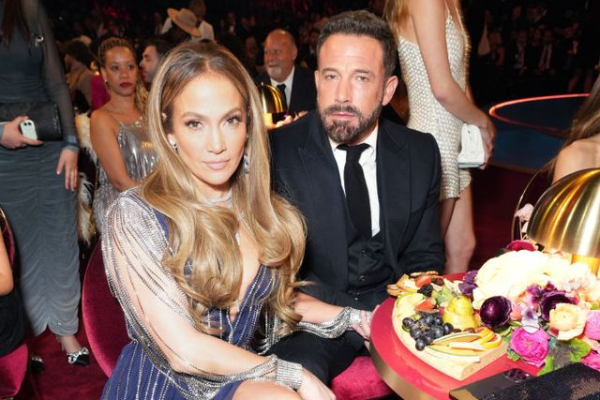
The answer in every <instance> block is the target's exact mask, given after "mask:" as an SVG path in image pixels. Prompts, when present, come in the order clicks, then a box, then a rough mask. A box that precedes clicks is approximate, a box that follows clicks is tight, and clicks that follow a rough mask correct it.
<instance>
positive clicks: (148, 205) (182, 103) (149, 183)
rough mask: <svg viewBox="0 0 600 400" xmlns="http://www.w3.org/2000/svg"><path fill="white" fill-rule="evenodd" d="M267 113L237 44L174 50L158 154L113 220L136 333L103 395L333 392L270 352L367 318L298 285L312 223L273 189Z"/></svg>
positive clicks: (316, 395)
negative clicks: (285, 341) (303, 335)
mask: <svg viewBox="0 0 600 400" xmlns="http://www.w3.org/2000/svg"><path fill="white" fill-rule="evenodd" d="M260 110H261V108H260V101H259V98H258V93H257V90H256V87H255V85H254V83H253V81H252V79H251V78H250V76H249V75H248V73H247V72H246V70H245V68H244V66H243V65H242V64H241V63H240V62H239V61H238V60H237V59H236V58H235V56H233V55H232V54H231V53H230V52H229V51H227V50H226V49H225V48H223V47H221V46H219V45H216V44H214V43H185V44H182V45H179V46H178V47H176V48H175V49H173V50H172V51H171V52H170V53H169V55H167V57H166V58H165V59H164V60H163V64H162V65H161V67H160V68H159V70H158V72H157V75H156V77H155V80H154V82H153V85H152V90H151V93H150V101H149V106H148V127H149V132H150V137H151V141H152V144H153V145H154V148H155V150H156V152H157V154H158V157H159V163H158V165H157V167H156V170H155V171H154V172H153V173H152V174H151V175H150V176H149V177H148V178H147V179H146V180H145V181H144V182H143V183H142V185H141V187H140V188H135V189H132V190H128V191H126V192H124V193H123V194H122V195H121V196H120V197H119V198H118V199H117V201H116V202H115V203H114V204H113V205H112V206H111V207H110V208H109V210H108V213H107V216H106V220H105V225H104V226H105V232H104V236H103V241H102V246H103V248H102V250H103V254H104V260H105V265H106V272H107V276H108V278H109V282H110V284H111V287H112V290H113V293H114V294H115V295H116V297H117V298H118V299H119V301H120V303H121V306H122V308H123V310H124V312H125V317H126V321H127V325H128V328H129V332H130V335H131V337H132V339H133V341H132V343H130V344H128V345H127V346H126V347H125V348H124V349H123V351H122V354H121V357H120V359H119V362H118V364H117V366H116V368H115V370H114V371H113V374H112V376H111V378H110V380H109V381H108V383H107V384H106V387H105V389H104V393H103V396H102V398H103V399H116V398H118V399H134V398H137V396H141V395H142V394H143V396H142V397H144V398H146V399H148V398H168V399H184V398H185V399H188V398H194V399H219V400H221V399H246V398H261V399H263V398H273V399H276V398H277V399H297V398H302V399H311V400H312V399H316V400H318V399H331V398H333V395H332V393H331V392H330V390H329V389H328V388H327V387H326V386H324V385H323V384H322V383H321V382H320V381H318V380H317V379H316V378H315V377H314V376H313V375H312V374H311V373H310V372H308V371H307V370H305V369H303V368H302V366H301V365H299V364H295V363H291V362H286V361H285V360H282V359H279V358H277V357H276V356H273V355H272V356H268V357H265V356H263V355H259V353H260V354H264V352H265V351H266V350H268V348H269V347H270V346H271V345H272V344H274V343H275V342H277V340H278V339H279V338H281V337H283V336H285V335H286V334H288V333H291V332H292V331H294V330H298V329H302V330H305V331H310V332H313V333H316V334H318V335H321V336H326V337H337V336H340V335H341V334H343V333H344V332H345V331H346V330H347V329H351V328H352V326H356V325H357V324H358V323H359V322H360V320H361V317H362V318H363V319H366V318H367V316H366V315H364V314H363V315H361V314H360V313H359V312H358V311H357V310H354V309H351V308H341V307H337V306H329V305H326V304H323V303H320V302H318V301H317V300H315V299H312V298H309V297H308V296H306V295H297V294H296V293H295V291H294V289H295V288H296V287H298V286H299V285H301V283H299V282H296V272H297V270H298V268H299V265H300V263H301V261H302V257H303V253H304V246H305V229H304V223H303V220H302V218H301V216H300V215H299V213H298V211H297V210H296V209H295V208H293V207H292V206H291V205H290V204H288V203H287V202H286V201H285V200H283V199H282V198H280V197H279V196H278V195H276V194H275V193H274V192H272V190H271V182H270V167H269V149H268V143H267V135H266V130H265V126H264V123H263V120H262V114H261V111H260ZM152 388H157V389H156V391H152V390H151V389H152ZM153 393H154V394H153Z"/></svg>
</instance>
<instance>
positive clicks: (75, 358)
mask: <svg viewBox="0 0 600 400" xmlns="http://www.w3.org/2000/svg"><path fill="white" fill-rule="evenodd" d="M56 340H57V341H58V343H59V344H60V348H61V349H62V351H65V346H64V345H63V344H62V342H61V341H60V336H58V335H56ZM65 352H66V351H65ZM67 362H68V363H69V364H71V365H79V366H82V367H87V366H88V365H90V351H89V350H88V348H87V347H82V348H80V349H79V350H78V351H74V352H72V353H67Z"/></svg>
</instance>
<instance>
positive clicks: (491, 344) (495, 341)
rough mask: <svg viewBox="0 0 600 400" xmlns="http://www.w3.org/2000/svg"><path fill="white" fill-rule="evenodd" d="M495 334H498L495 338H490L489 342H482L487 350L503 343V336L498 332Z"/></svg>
mask: <svg viewBox="0 0 600 400" xmlns="http://www.w3.org/2000/svg"><path fill="white" fill-rule="evenodd" d="M495 335H496V337H495V338H494V339H492V340H490V341H489V342H486V343H482V344H481V345H482V346H483V348H484V349H486V350H487V349H494V348H496V347H498V346H500V345H501V344H502V336H500V335H498V334H495Z"/></svg>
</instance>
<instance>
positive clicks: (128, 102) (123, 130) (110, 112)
mask: <svg viewBox="0 0 600 400" xmlns="http://www.w3.org/2000/svg"><path fill="white" fill-rule="evenodd" d="M134 54H135V53H134V50H133V48H132V47H131V44H130V43H129V42H128V41H127V40H125V39H120V38H110V39H106V40H104V41H103V42H102V43H101V44H100V47H99V48H98V61H99V62H100V72H101V74H102V78H103V79H104V83H105V85H106V87H107V89H108V91H109V93H110V100H109V101H108V103H106V104H105V105H104V106H102V107H101V108H99V109H98V110H96V111H94V112H93V113H92V116H91V118H90V138H91V142H92V147H93V150H94V152H95V153H96V155H97V157H98V164H99V168H98V187H97V189H96V194H95V196H94V205H93V207H94V216H95V218H96V227H97V228H98V230H99V231H100V232H102V231H103V230H104V229H103V225H102V222H103V220H104V214H105V212H106V210H107V209H108V206H110V204H111V203H112V202H113V201H114V200H115V199H116V198H117V196H118V195H119V193H120V192H122V191H123V190H125V189H129V188H131V187H133V186H137V185H138V184H139V182H140V181H141V180H142V179H143V178H144V177H145V176H146V175H148V174H149V173H150V172H151V171H152V169H153V168H154V166H155V164H156V154H155V153H154V150H153V147H152V145H151V144H150V142H149V140H148V136H147V133H146V126H145V123H144V118H143V113H144V110H145V108H146V100H147V97H148V93H147V91H146V89H145V87H144V84H143V82H142V80H141V77H140V75H139V73H138V68H137V62H136V60H135V55H134Z"/></svg>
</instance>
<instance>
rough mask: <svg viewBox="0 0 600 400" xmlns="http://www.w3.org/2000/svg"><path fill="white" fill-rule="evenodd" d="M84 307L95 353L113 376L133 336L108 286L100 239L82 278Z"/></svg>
mask: <svg viewBox="0 0 600 400" xmlns="http://www.w3.org/2000/svg"><path fill="white" fill-rule="evenodd" d="M81 309H82V314H83V325H84V327H85V332H86V335H87V338H88V341H89V343H90V347H91V350H92V353H93V354H94V357H96V360H97V361H98V365H99V366H100V368H101V369H102V371H103V372H104V374H105V375H106V376H108V377H110V375H111V374H112V371H113V369H114V368H115V365H116V364H117V360H118V359H119V355H120V354H121V350H122V349H123V347H124V346H125V345H126V344H127V343H129V341H130V340H129V337H128V336H127V328H126V326H125V316H124V314H123V310H122V309H121V305H120V304H119V302H118V301H117V299H115V298H114V297H113V295H112V293H111V292H110V288H109V286H108V281H107V279H106V274H105V272H104V262H103V260H102V248H101V246H100V242H98V244H97V245H96V247H95V248H94V250H93V252H92V255H91V256H90V260H89V261H88V265H87V268H86V271H85V277H84V278H83V290H82V296H81Z"/></svg>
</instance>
